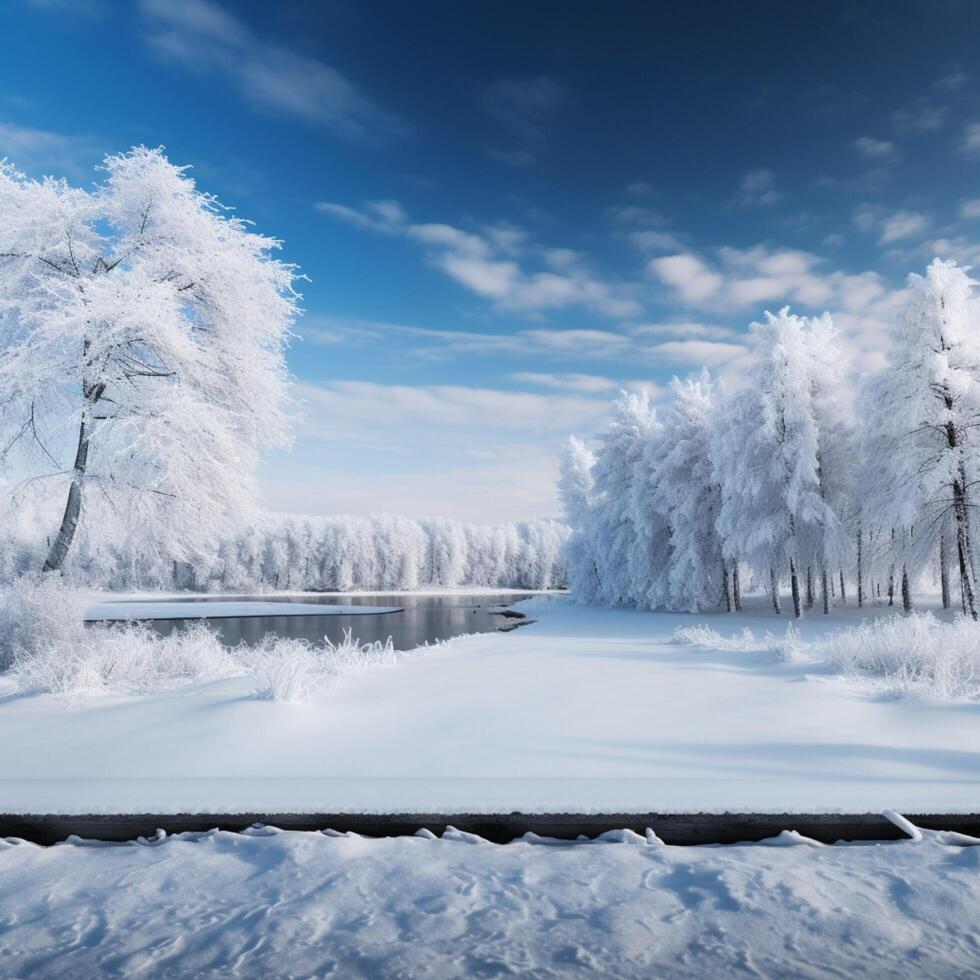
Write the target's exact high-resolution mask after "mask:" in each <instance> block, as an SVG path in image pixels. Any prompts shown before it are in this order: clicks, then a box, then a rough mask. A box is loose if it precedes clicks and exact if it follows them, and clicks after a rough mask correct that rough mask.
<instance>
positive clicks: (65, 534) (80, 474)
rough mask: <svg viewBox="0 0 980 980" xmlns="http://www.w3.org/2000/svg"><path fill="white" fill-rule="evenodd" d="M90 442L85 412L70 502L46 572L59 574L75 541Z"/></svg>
mask: <svg viewBox="0 0 980 980" xmlns="http://www.w3.org/2000/svg"><path fill="white" fill-rule="evenodd" d="M88 440H89V430H88V421H87V412H83V414H82V420H81V422H80V423H79V425H78V448H77V449H76V450H75V466H74V468H73V469H72V478H71V486H70V487H69V488H68V501H67V503H66V504H65V513H64V515H63V516H62V518H61V527H60V528H58V534H57V537H55V539H54V543H53V544H52V545H51V548H50V550H49V551H48V557H47V559H46V560H45V562H44V571H46V572H57V571H59V570H60V569H61V566H62V565H63V564H64V562H65V556H66V555H67V554H68V549H69V548H70V547H71V543H72V541H73V540H74V537H75V531H76V530H77V529H78V519H79V517H80V516H81V513H82V484H83V483H84V481H85V470H86V468H87V467H88Z"/></svg>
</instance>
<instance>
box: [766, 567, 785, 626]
mask: <svg viewBox="0 0 980 980" xmlns="http://www.w3.org/2000/svg"><path fill="white" fill-rule="evenodd" d="M769 590H770V591H771V592H772V608H773V609H775V610H776V615H777V616H779V615H780V614H781V613H782V611H783V610H782V608H781V607H780V605H779V583H778V582H777V581H776V570H775V569H774V568H772V567H770V569H769Z"/></svg>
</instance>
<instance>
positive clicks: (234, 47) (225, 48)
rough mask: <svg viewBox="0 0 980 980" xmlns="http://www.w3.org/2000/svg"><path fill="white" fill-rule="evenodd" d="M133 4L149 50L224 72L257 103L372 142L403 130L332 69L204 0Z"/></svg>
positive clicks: (202, 68) (150, 0) (144, 0)
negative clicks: (144, 27)
mask: <svg viewBox="0 0 980 980" xmlns="http://www.w3.org/2000/svg"><path fill="white" fill-rule="evenodd" d="M139 6H140V10H141V12H142V14H143V16H144V18H145V21H146V23H147V30H146V35H145V36H146V40H147V42H148V43H149V45H150V46H151V48H152V49H153V50H154V51H155V52H156V53H157V55H159V56H160V57H161V58H164V59H166V60H169V61H173V62H177V63H180V64H182V65H184V66H186V67H187V68H188V69H190V70H193V71H210V72H214V73H216V74H219V75H222V76H224V77H225V78H226V79H227V80H228V81H229V82H230V83H231V84H233V85H234V86H235V87H236V88H237V89H238V90H239V92H240V93H241V95H242V96H243V97H244V98H245V99H247V100H248V101H250V102H252V103H254V104H255V105H256V106H257V107H258V108H260V109H263V110H265V111H268V112H273V113H282V114H284V115H287V116H292V117H294V118H297V119H301V120H303V121H304V122H307V123H312V124H318V125H324V126H326V127H328V128H329V129H332V130H333V131H334V132H335V133H337V134H338V135H340V136H343V137H346V138H349V139H369V140H375V139H379V138H381V137H384V136H389V135H391V134H393V133H396V132H401V131H404V130H405V128H406V127H405V125H404V123H402V122H401V121H399V120H398V119H396V118H395V117H394V116H393V115H391V114H390V113H388V112H385V111H384V110H382V109H381V108H380V107H379V106H378V105H376V104H375V103H374V102H373V101H372V100H371V99H369V98H368V97H367V96H366V95H364V94H363V93H362V92H361V91H360V89H359V88H358V87H357V86H356V85H355V84H354V83H353V82H352V81H350V79H348V78H347V77H346V76H345V75H343V74H341V72H339V71H337V69H335V68H333V67H331V66H330V65H328V64H326V63H325V62H323V61H320V60H318V59H316V58H311V57H308V56H307V55H304V54H299V53H297V52H295V51H292V50H290V49H289V48H285V47H282V46H280V45H277V44H274V43H271V42H269V41H266V40H265V39H263V38H261V37H259V36H257V35H255V34H253V33H252V31H251V30H250V29H249V28H248V26H247V25H246V24H245V23H244V22H243V21H241V20H239V19H238V18H237V17H236V16H234V15H233V14H231V13H229V12H228V11H226V10H225V9H224V8H222V7H220V6H219V5H217V4H215V3H212V2H210V0H140V5H139Z"/></svg>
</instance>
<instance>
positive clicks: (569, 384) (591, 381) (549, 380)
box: [508, 371, 621, 394]
mask: <svg viewBox="0 0 980 980" xmlns="http://www.w3.org/2000/svg"><path fill="white" fill-rule="evenodd" d="M508 377H509V378H510V379H511V380H512V381H520V382H523V383H524V384H529V385H536V386H538V387H540V388H555V389H558V390H560V391H578V392H584V393H587V394H602V393H604V392H609V391H615V390H616V389H617V388H619V387H621V385H620V383H619V382H617V381H613V379H612V378H604V377H602V376H601V375H598V374H575V373H570V374H548V373H539V372H536V371H515V372H514V373H513V374H509V375H508Z"/></svg>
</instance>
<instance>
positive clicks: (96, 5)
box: [25, 0, 107, 20]
mask: <svg viewBox="0 0 980 980" xmlns="http://www.w3.org/2000/svg"><path fill="white" fill-rule="evenodd" d="M25 3H26V4H27V6H28V7H33V8H34V9H35V10H40V11H41V12H42V13H46V14H58V15H59V16H64V15H66V14H67V15H71V16H76V17H85V18H87V19H89V20H97V19H98V18H100V17H102V16H104V15H105V13H106V10H107V8H106V3H105V0H25Z"/></svg>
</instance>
